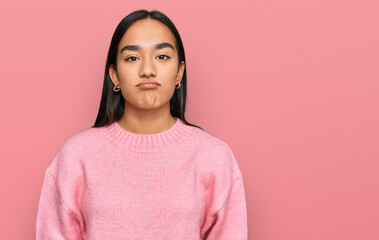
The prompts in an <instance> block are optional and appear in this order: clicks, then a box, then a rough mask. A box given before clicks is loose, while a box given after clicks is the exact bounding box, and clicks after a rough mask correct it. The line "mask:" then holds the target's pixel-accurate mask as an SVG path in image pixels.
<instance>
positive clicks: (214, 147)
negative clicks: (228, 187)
mask: <svg viewBox="0 0 379 240" xmlns="http://www.w3.org/2000/svg"><path fill="white" fill-rule="evenodd" d="M192 137H193V139H191V141H193V143H194V144H195V149H196V155H198V156H199V157H201V158H202V159H203V162H204V167H205V169H207V170H208V171H209V172H210V174H211V175H212V174H221V175H224V176H225V177H226V176H229V175H230V176H229V177H232V178H237V177H239V176H241V175H242V173H241V171H240V168H239V166H238V162H237V160H236V157H235V155H234V152H233V150H232V148H231V147H230V145H229V144H228V143H227V142H226V141H225V140H223V139H221V138H219V137H217V136H215V135H213V134H211V133H208V132H206V131H203V130H201V129H199V128H195V129H194V130H193V136H192Z"/></svg>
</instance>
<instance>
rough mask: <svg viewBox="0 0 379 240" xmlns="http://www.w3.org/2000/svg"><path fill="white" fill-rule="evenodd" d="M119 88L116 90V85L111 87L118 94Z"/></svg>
mask: <svg viewBox="0 0 379 240" xmlns="http://www.w3.org/2000/svg"><path fill="white" fill-rule="evenodd" d="M120 89H121V88H116V85H115V86H114V87H113V91H115V92H118V91H120Z"/></svg>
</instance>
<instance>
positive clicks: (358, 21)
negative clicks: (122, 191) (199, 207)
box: [0, 0, 379, 240]
mask: <svg viewBox="0 0 379 240" xmlns="http://www.w3.org/2000/svg"><path fill="white" fill-rule="evenodd" d="M8 2H9V3H4V2H2V3H1V5H0V27H1V28H0V29H1V37H0V41H1V42H0V43H1V44H0V48H1V49H0V52H1V56H2V57H1V59H0V61H1V62H0V66H1V74H2V76H1V78H2V79H1V88H0V91H1V92H0V100H1V112H2V113H1V118H0V123H1V124H0V131H1V153H0V154H1V155H0V160H1V166H0V184H1V196H0V201H1V202H0V204H1V205H0V207H1V209H0V239H20V240H21V239H22V240H24V239H34V234H35V217H36V212H37V205H38V199H39V194H40V190H41V186H42V180H43V173H44V171H45V169H46V167H47V166H48V165H49V164H50V162H51V160H52V158H53V156H54V155H55V154H56V152H57V151H58V149H59V147H60V145H61V144H62V143H63V141H64V140H65V139H67V138H68V137H69V136H71V135H73V134H75V133H77V132H79V131H81V130H84V129H86V128H88V127H90V126H91V125H92V124H93V123H94V121H95V118H96V114H97V111H98V107H99V103H100V96H101V89H102V83H103V74H104V67H105V58H106V53H107V50H108V47H109V43H110V39H111V36H112V34H113V31H114V29H115V27H116V25H117V24H118V22H119V21H120V20H121V19H122V18H123V17H124V16H126V15H127V14H128V13H130V12H131V11H134V10H136V9H140V8H146V9H148V10H152V9H158V10H160V11H162V12H163V13H165V14H167V15H168V16H169V17H170V18H171V19H172V21H173V22H174V23H175V24H176V26H177V28H178V29H179V32H180V33H181V36H182V38H183V42H184V47H185V50H186V57H187V69H188V85H189V86H188V105H187V108H188V112H187V114H186V116H187V119H188V121H190V122H192V123H194V124H197V125H199V126H201V127H203V128H204V129H205V130H206V131H208V132H209V133H211V134H213V135H215V136H217V137H219V138H221V139H223V140H224V141H226V142H227V143H228V144H229V145H230V146H231V148H232V149H233V151H234V153H235V155H236V158H237V160H238V163H239V165H240V168H241V171H242V173H243V175H244V181H245V189H246V198H247V208H248V222H249V239H254V240H277V239H280V240H287V239H288V240H290V239H291V240H293V239H312V240H313V239H314V240H316V239H317V240H320V239H344V240H349V239H354V240H355V239H365V240H371V239H372V240H374V239H375V240H377V239H379V147H378V143H379V111H378V110H379V94H378V92H379V60H378V59H379V47H378V46H379V14H378V12H379V4H378V1H376V0H364V1H361V0H360V1H358V0H344V1H337V0H317V1H312V0H308V1H304V0H288V1H281V0H264V1H262V0H255V1H247V0H245V1H240V0H236V1H215V0H214V1H187V2H183V1H173V0H171V1H153V0H152V1H93V0H92V1H89V0H87V1H73V0H70V1H59V2H58V1H26V0H24V1H13V2H12V3H10V1H8ZM137 2H138V3H137Z"/></svg>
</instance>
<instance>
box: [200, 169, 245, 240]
mask: <svg viewBox="0 0 379 240" xmlns="http://www.w3.org/2000/svg"><path fill="white" fill-rule="evenodd" d="M206 225H208V226H209V227H208V230H207V232H206V233H205V235H204V240H222V239H225V240H231V239H233V240H247V233H248V229H247V209H246V199H245V190H244V184H243V178H242V176H239V177H237V178H235V179H234V180H233V182H232V184H231V189H230V193H229V196H228V198H227V200H226V202H225V204H224V205H223V206H222V207H221V209H219V210H218V211H217V212H216V213H214V214H212V215H211V216H210V218H209V219H208V220H207V223H206Z"/></svg>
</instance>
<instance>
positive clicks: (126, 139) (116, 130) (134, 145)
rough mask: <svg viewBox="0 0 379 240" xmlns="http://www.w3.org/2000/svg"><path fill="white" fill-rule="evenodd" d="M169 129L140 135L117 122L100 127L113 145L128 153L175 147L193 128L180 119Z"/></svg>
mask: <svg viewBox="0 0 379 240" xmlns="http://www.w3.org/2000/svg"><path fill="white" fill-rule="evenodd" d="M174 118H175V119H176V122H175V124H174V125H173V126H171V127H170V128H169V129H167V130H165V131H163V132H159V133H153V134H139V133H133V132H130V131H128V130H126V129H124V128H122V127H121V126H120V125H119V124H118V123H117V121H114V122H113V123H111V124H109V125H106V126H103V127H100V128H99V130H100V131H101V132H102V133H103V134H104V136H105V137H106V138H107V139H108V140H109V141H111V142H112V143H114V144H116V145H118V146H120V147H121V148H124V149H127V150H128V151H138V152H151V151H158V150H162V149H165V148H169V147H173V146H174V145H175V144H177V143H179V142H181V141H182V140H184V139H185V138H186V137H187V136H189V135H190V134H191V133H192V130H193V127H192V126H189V125H187V124H185V123H184V122H183V120H181V119H180V118H177V117H174Z"/></svg>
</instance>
